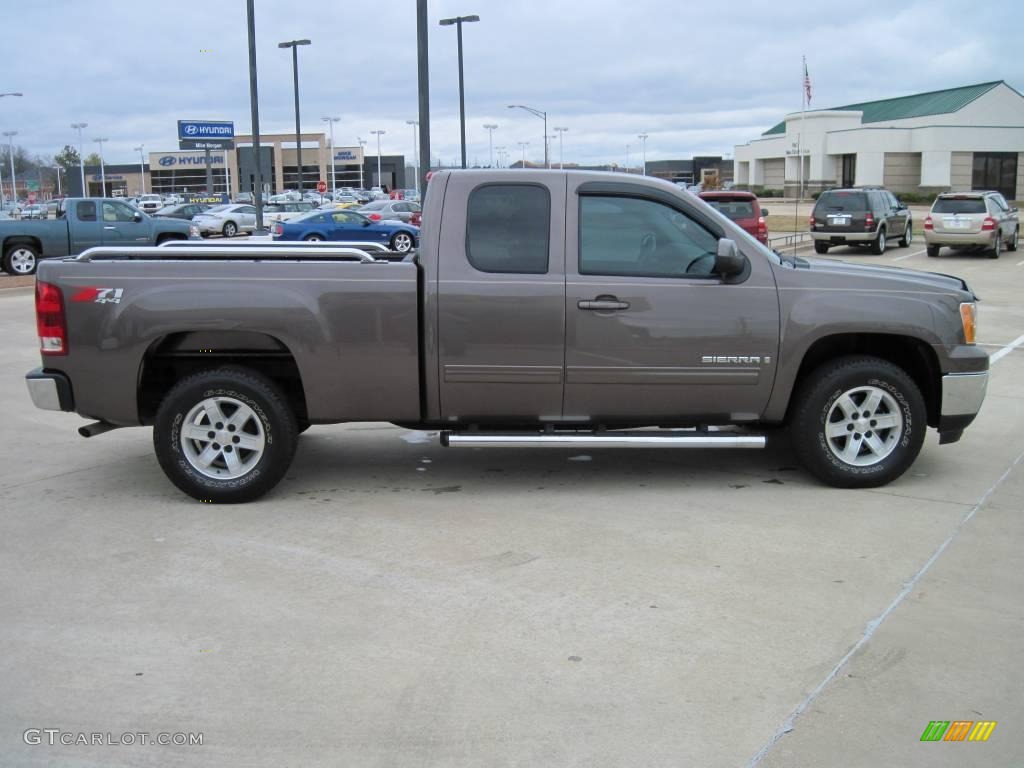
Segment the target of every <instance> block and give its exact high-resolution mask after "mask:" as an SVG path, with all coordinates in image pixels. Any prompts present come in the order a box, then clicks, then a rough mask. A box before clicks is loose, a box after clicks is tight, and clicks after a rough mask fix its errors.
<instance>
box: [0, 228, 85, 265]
mask: <svg viewBox="0 0 1024 768" xmlns="http://www.w3.org/2000/svg"><path fill="white" fill-rule="evenodd" d="M26 237H27V238H31V239H32V240H34V241H36V242H37V243H38V245H39V247H40V249H41V251H42V255H43V256H44V257H50V256H67V255H69V251H68V246H69V243H68V222H67V220H65V219H40V220H36V219H28V220H25V219H21V220H11V221H0V255H2V254H4V253H6V252H7V249H8V248H9V247H10V245H11V243H12V242H14V241H16V240H17V239H24V238H26Z"/></svg>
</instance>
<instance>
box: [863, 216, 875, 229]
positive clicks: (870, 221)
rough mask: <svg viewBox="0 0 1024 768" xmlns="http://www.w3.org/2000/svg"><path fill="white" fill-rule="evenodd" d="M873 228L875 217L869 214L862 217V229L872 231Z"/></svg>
mask: <svg viewBox="0 0 1024 768" xmlns="http://www.w3.org/2000/svg"><path fill="white" fill-rule="evenodd" d="M874 228H875V217H874V216H873V215H872V214H870V213H869V214H867V215H866V216H865V217H864V229H874Z"/></svg>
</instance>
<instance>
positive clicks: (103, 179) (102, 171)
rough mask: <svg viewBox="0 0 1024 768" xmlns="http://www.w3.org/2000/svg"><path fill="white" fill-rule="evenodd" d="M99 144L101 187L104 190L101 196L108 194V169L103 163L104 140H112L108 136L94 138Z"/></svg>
mask: <svg viewBox="0 0 1024 768" xmlns="http://www.w3.org/2000/svg"><path fill="white" fill-rule="evenodd" d="M93 141H95V142H96V143H97V144H99V145H100V188H101V189H102V190H103V194H102V195H100V197H106V196H107V171H106V168H105V166H104V164H103V142H105V141H110V139H108V138H105V137H104V138H102V139H93Z"/></svg>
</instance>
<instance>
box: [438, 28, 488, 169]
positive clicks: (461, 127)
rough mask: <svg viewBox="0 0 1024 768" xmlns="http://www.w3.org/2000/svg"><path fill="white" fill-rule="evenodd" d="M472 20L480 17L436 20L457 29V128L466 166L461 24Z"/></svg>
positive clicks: (464, 90)
mask: <svg viewBox="0 0 1024 768" xmlns="http://www.w3.org/2000/svg"><path fill="white" fill-rule="evenodd" d="M474 21H480V17H479V16H477V15H475V14H474V15H472V16H455V17H454V18H451V19H441V21H440V22H438V23H439V24H440V25H441V26H442V27H450V26H451V25H452V24H454V25H455V27H456V30H457V31H458V39H459V130H460V131H461V135H462V167H463V168H465V167H466V89H465V83H464V80H463V76H462V25H463V24H469V23H471V22H474Z"/></svg>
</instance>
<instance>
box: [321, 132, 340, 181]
mask: <svg viewBox="0 0 1024 768" xmlns="http://www.w3.org/2000/svg"><path fill="white" fill-rule="evenodd" d="M320 119H321V120H324V121H326V123H327V125H328V126H329V127H330V129H331V195H333V194H334V193H335V192H337V191H338V186H337V184H338V182H337V181H336V179H337V178H338V176H337V174H336V173H335V172H334V124H335V123H336V122H338V121H339V120H341V118H340V117H321V118H320Z"/></svg>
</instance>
